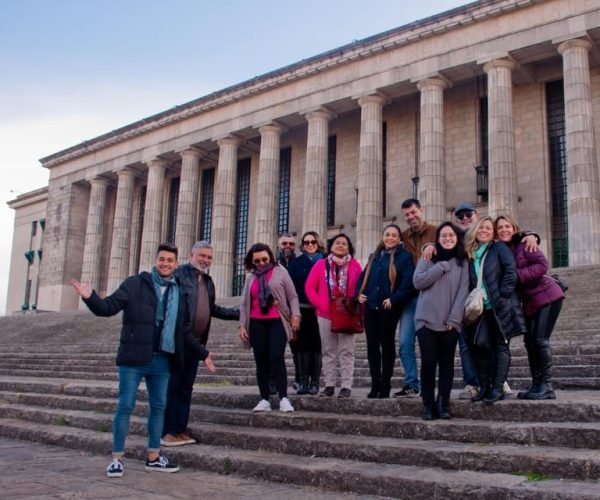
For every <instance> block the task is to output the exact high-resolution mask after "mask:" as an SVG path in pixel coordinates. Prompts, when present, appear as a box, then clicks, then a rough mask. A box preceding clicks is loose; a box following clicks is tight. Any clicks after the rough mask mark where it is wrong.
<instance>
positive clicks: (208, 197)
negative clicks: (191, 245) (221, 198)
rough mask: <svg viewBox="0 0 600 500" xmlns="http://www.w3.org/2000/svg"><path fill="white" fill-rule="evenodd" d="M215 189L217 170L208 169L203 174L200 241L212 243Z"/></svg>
mask: <svg viewBox="0 0 600 500" xmlns="http://www.w3.org/2000/svg"><path fill="white" fill-rule="evenodd" d="M214 189H215V169H214V168H208V169H206V170H204V171H203V172H202V201H201V204H200V230H199V231H198V235H199V237H200V238H199V239H201V240H204V241H210V233H211V230H212V213H213V194H214Z"/></svg>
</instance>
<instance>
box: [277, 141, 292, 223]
mask: <svg viewBox="0 0 600 500" xmlns="http://www.w3.org/2000/svg"><path fill="white" fill-rule="evenodd" d="M291 169H292V148H283V149H282V150H281V151H280V152H279V210H278V223H277V232H278V234H281V233H287V232H288V226H289V220H290V175H291Z"/></svg>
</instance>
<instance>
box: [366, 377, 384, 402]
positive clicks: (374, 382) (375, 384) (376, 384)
mask: <svg viewBox="0 0 600 500" xmlns="http://www.w3.org/2000/svg"><path fill="white" fill-rule="evenodd" d="M380 387H381V379H379V378H371V391H370V392H369V394H367V397H368V398H369V399H375V398H377V397H379V388H380Z"/></svg>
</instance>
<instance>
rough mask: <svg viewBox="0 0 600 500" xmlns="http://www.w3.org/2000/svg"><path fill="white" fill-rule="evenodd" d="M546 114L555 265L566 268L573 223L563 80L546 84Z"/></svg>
mask: <svg viewBox="0 0 600 500" xmlns="http://www.w3.org/2000/svg"><path fill="white" fill-rule="evenodd" d="M546 113H547V115H548V144H549V148H550V187H551V191H552V265H553V266H554V267H565V266H568V265H569V219H568V203H567V144H566V136H565V98H564V85H563V81H562V80H557V81H554V82H548V83H547V84H546Z"/></svg>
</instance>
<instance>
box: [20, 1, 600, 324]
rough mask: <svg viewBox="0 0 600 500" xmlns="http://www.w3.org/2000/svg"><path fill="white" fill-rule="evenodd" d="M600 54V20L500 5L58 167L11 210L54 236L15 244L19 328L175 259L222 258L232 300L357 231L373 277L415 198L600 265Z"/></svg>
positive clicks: (312, 64)
mask: <svg viewBox="0 0 600 500" xmlns="http://www.w3.org/2000/svg"><path fill="white" fill-rule="evenodd" d="M599 42H600V2H598V0H483V1H480V2H474V3H470V4H467V5H465V6H463V7H459V8H456V9H453V10H450V11H448V12H444V13H441V14H439V15H436V16H432V17H429V18H427V19H424V20H422V21H417V22H413V23H411V24H408V25H406V26H402V27H399V28H396V29H393V30H390V31H387V32H384V33H380V34H377V35H374V36H371V37H369V38H366V39H364V40H360V41H357V42H353V43H352V44H349V45H345V46H343V47H339V48H336V49H334V50H331V51H329V52H325V53H323V54H319V55H316V56H314V57H312V58H309V59H305V60H303V61H301V62H299V63H295V64H291V65H289V66H286V67H283V68H280V69H277V70H275V71H272V72H270V73H267V74H265V75H262V76H259V77H256V78H253V79H251V80H248V81H245V82H242V83H240V84H238V85H234V86H232V87H229V88H226V89H223V90H220V91H218V92H215V93H212V94H210V95H207V96H205V97H201V98H199V99H196V100H194V101H191V102H189V103H187V104H184V105H181V106H177V107H175V108H173V109H169V110H167V111H164V112H162V113H159V114H157V115H154V116H151V117H148V118H145V119H142V120H140V121H138V122H135V123H132V124H130V125H128V126H126V127H123V128H121V129H118V130H115V131H113V132H109V133H107V134H105V135H102V136H99V137H96V138H94V139H92V140H89V141H86V142H84V143H82V144H77V145H75V146H73V147H71V148H68V149H66V150H63V151H59V152H57V153H55V154H53V155H51V156H48V157H46V158H43V159H42V160H41V163H42V166H43V167H44V168H47V169H49V171H50V181H49V185H48V188H47V191H46V190H43V191H42V192H40V193H37V194H36V192H34V193H33V194H32V193H28V194H26V195H22V196H20V197H18V198H17V199H15V200H13V201H11V202H10V206H12V207H13V208H14V209H15V211H16V221H17V222H16V225H15V234H17V233H19V231H20V229H19V227H20V226H19V224H21V225H25V227H27V228H29V229H30V228H31V224H32V223H33V222H34V221H35V222H36V224H37V225H38V227H39V221H40V220H42V219H43V220H44V225H43V238H42V239H41V242H40V243H39V244H40V245H41V246H40V247H39V249H38V248H37V247H35V248H25V247H26V246H27V245H28V244H29V245H31V241H30V239H31V235H28V236H27V237H26V238H24V241H21V240H20V239H19V238H15V248H14V251H13V263H12V266H13V269H14V270H15V271H14V272H13V273H12V274H11V278H10V290H11V296H10V297H9V307H8V309H9V312H10V311H12V310H15V309H20V308H21V304H27V305H28V306H29V305H31V304H33V303H34V302H33V301H35V304H34V305H35V307H37V308H38V309H44V310H55V311H57V310H69V309H76V308H77V307H78V300H77V298H76V296H75V294H74V292H73V291H72V290H71V287H70V286H69V284H68V280H69V279H70V278H73V277H74V278H77V279H80V280H82V281H87V282H91V283H92V284H93V286H94V287H95V288H96V289H97V290H99V291H100V293H102V294H105V293H110V292H111V291H112V290H114V289H115V288H116V286H117V285H118V284H119V283H120V282H121V281H122V280H123V279H124V278H125V277H126V276H128V275H130V274H132V273H136V272H138V271H140V270H147V269H149V268H150V266H151V265H152V263H153V259H154V253H155V250H156V247H157V245H158V244H159V243H160V242H162V241H174V242H175V243H176V244H177V245H178V246H179V247H180V248H181V249H182V253H183V254H184V255H185V254H186V253H187V251H188V249H189V248H190V247H191V245H192V243H193V242H194V241H196V240H198V239H208V240H210V241H211V242H212V244H213V246H214V250H215V259H214V264H213V267H212V270H211V274H212V276H213V278H214V280H215V282H216V287H217V291H218V293H219V295H223V296H231V295H235V294H238V293H239V292H240V286H241V284H242V282H243V277H244V271H243V266H242V260H243V256H244V254H245V251H246V249H247V248H248V246H249V245H250V244H252V243H253V242H257V241H262V242H266V243H269V244H271V245H274V244H275V242H276V238H277V235H278V233H281V232H285V231H292V232H298V233H301V232H303V231H305V230H309V229H312V230H316V231H318V232H319V234H322V235H333V234H335V233H337V232H339V231H344V232H346V233H348V234H349V235H350V236H351V238H352V239H353V241H354V242H355V246H356V248H357V256H358V257H359V258H360V259H362V260H365V258H366V257H367V256H368V254H369V252H370V251H372V249H373V248H374V247H375V245H376V244H377V241H378V239H379V238H380V233H381V229H382V227H383V225H384V224H385V223H387V222H389V221H391V220H395V219H396V220H397V221H398V222H402V223H403V221H402V216H401V209H400V204H401V202H402V201H403V200H404V199H405V198H409V197H418V198H419V199H420V201H421V203H422V205H423V206H424V209H425V214H426V218H427V220H428V221H430V222H433V223H439V222H440V221H443V220H446V219H447V218H449V217H450V215H451V213H452V210H453V207H454V206H456V205H457V204H459V203H461V202H465V201H468V202H472V203H474V204H476V205H477V207H478V212H479V213H480V214H481V213H489V214H491V215H497V214H500V213H510V214H513V215H514V216H516V217H517V219H518V220H519V221H520V223H521V224H522V225H523V226H525V227H527V228H533V229H535V230H536V231H537V232H538V233H539V234H540V236H541V237H542V240H543V243H542V245H543V248H544V250H545V251H546V253H547V255H548V256H549V259H550V260H551V263H552V265H554V266H581V265H589V264H599V263H600V185H599V170H598V150H599V149H600V148H599V146H600V144H599V142H598V141H599V138H600V130H598V127H599V126H600V49H599V45H598V44H599ZM40 200H41V201H40ZM36 203H37V205H35V204H36ZM40 203H42V204H44V209H43V210H42V211H41V212H40V210H34V209H33V208H31V207H32V206H33V205H35V206H36V207H38V209H39V204H40ZM36 217H37V218H36ZM21 233H24V234H26V233H27V230H25V231H23V230H21ZM36 234H38V235H39V234H41V228H40V232H39V233H36ZM36 237H39V236H36ZM28 238H29V240H28ZM20 241H21V243H20ZM36 241H37V240H36ZM35 244H36V245H37V244H38V243H35ZM19 245H22V247H19ZM42 248H43V258H42V251H41V250H42ZM31 250H34V256H33V259H32V260H31V262H27V263H26V264H27V267H28V268H29V267H30V266H38V267H36V268H35V269H36V270H35V272H31V273H30V274H28V276H34V277H35V283H33V284H32V283H30V284H29V290H26V289H25V287H26V286H27V285H26V281H25V276H24V273H23V269H24V268H25V265H24V262H23V260H24V258H23V254H24V253H25V252H28V251H31ZM38 250H40V252H39V258H42V260H41V264H40V262H39V258H38V253H37V251H38ZM19 260H20V264H18V265H17V263H16V261H19ZM17 268H18V270H17ZM38 268H39V270H38ZM27 279H28V280H30V281H31V279H30V278H27ZM31 293H35V297H33V296H31ZM27 294H29V295H27ZM13 296H14V298H15V299H14V300H13V301H12V302H11V300H12V299H11V297H13ZM23 296H25V297H26V301H25V302H23Z"/></svg>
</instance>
